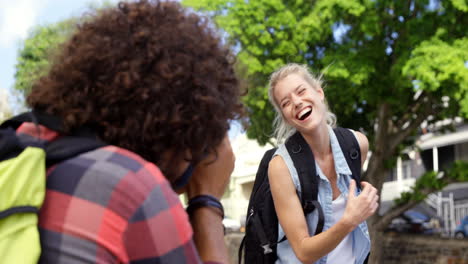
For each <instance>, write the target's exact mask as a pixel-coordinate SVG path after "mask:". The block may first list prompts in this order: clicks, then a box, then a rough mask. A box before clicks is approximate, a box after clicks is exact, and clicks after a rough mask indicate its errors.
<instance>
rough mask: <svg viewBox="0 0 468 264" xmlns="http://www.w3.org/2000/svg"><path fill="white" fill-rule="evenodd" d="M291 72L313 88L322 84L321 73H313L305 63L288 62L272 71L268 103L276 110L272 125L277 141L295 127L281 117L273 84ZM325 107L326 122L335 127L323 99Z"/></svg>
mask: <svg viewBox="0 0 468 264" xmlns="http://www.w3.org/2000/svg"><path fill="white" fill-rule="evenodd" d="M291 74H299V75H300V76H301V77H302V78H304V80H305V81H306V82H307V83H309V84H310V85H311V86H312V87H313V88H315V89H319V88H322V85H323V79H322V76H323V75H322V74H320V75H318V76H316V75H314V74H313V73H312V72H311V71H309V68H308V67H307V65H301V64H297V63H289V64H286V65H284V66H282V67H281V68H279V69H278V70H276V71H275V72H273V73H272V74H271V76H270V83H269V87H268V98H269V100H270V103H271V104H272V105H273V106H274V108H275V110H276V115H275V119H274V121H273V127H274V134H273V135H274V137H275V138H276V140H277V143H278V144H279V143H281V142H283V140H285V139H287V138H288V137H290V136H291V135H292V134H294V132H296V129H295V128H294V127H292V126H291V125H289V124H288V123H287V122H286V120H285V119H284V117H283V114H282V113H281V108H280V106H279V104H278V102H276V100H275V97H274V95H273V93H274V90H275V86H276V85H277V84H278V82H280V81H281V80H283V79H284V78H286V77H288V76H289V75H291ZM324 103H325V107H326V114H325V115H326V119H327V124H328V125H330V126H331V127H335V125H336V115H335V114H333V113H332V112H331V111H330V110H329V107H328V103H327V100H326V99H325V101H324Z"/></svg>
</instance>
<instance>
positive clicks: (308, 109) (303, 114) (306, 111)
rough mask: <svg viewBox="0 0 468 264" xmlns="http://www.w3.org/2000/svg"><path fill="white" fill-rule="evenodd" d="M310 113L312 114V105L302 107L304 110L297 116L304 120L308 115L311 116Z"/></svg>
mask: <svg viewBox="0 0 468 264" xmlns="http://www.w3.org/2000/svg"><path fill="white" fill-rule="evenodd" d="M310 114H312V107H310V106H309V107H306V108H304V109H302V111H300V112H299V113H298V114H297V115H296V118H297V119H299V120H301V121H303V120H305V119H306V118H307V117H309V116H310Z"/></svg>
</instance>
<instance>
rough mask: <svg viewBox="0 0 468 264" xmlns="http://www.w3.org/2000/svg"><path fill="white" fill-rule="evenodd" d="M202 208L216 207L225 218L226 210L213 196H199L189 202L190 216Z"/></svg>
mask: <svg viewBox="0 0 468 264" xmlns="http://www.w3.org/2000/svg"><path fill="white" fill-rule="evenodd" d="M202 207H214V208H216V209H219V212H220V215H221V217H222V218H224V208H223V205H222V204H221V202H220V201H219V200H218V199H217V198H216V197H214V196H211V195H197V196H195V197H193V198H191V199H190V200H189V202H188V206H187V213H188V215H189V216H190V215H191V214H192V213H193V212H194V211H195V210H196V209H198V208H202Z"/></svg>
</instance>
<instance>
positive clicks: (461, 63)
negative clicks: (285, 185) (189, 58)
mask: <svg viewBox="0 0 468 264" xmlns="http://www.w3.org/2000/svg"><path fill="white" fill-rule="evenodd" d="M433 2H434V3H435V5H429V1H427V0H412V1H385V0H364V1H362V0H314V1H303V0H255V1H252V0H215V1H212V0H196V1H195V0H184V1H183V4H185V5H187V6H191V7H193V8H194V9H196V10H199V11H201V12H206V13H207V15H208V16H211V17H213V18H214V19H215V22H216V24H217V25H218V26H219V27H220V28H221V29H222V30H223V31H224V32H225V33H227V34H226V35H227V40H226V41H227V43H230V44H231V45H232V46H233V47H235V49H236V50H238V54H237V60H238V63H239V64H240V65H241V66H240V68H243V69H245V70H244V71H243V72H245V74H243V75H244V76H242V77H244V78H245V79H246V80H248V83H249V93H248V95H247V96H246V98H245V100H244V102H245V103H246V105H247V107H248V108H249V113H250V119H249V123H250V124H249V125H250V127H249V128H248V131H247V135H248V136H249V137H250V138H255V139H257V140H258V142H259V143H261V144H265V143H266V142H268V141H269V138H270V135H271V133H272V127H271V123H272V120H273V117H274V113H273V111H274V110H273V108H272V107H271V106H270V104H269V103H268V102H267V97H266V90H267V87H266V85H267V83H268V77H269V75H270V74H271V73H272V72H273V71H274V70H275V69H277V68H278V67H279V66H281V65H283V64H285V63H288V62H297V63H304V64H307V65H309V66H310V68H311V69H312V70H313V71H315V72H323V73H324V75H325V80H326V84H327V85H326V90H325V92H326V94H327V98H328V101H329V104H330V107H331V109H332V111H334V112H335V113H336V114H337V116H338V121H339V125H341V126H345V127H351V128H354V129H361V130H363V131H364V132H366V134H367V136H368V137H369V140H370V141H371V142H372V140H373V137H374V132H375V131H374V127H375V124H376V122H377V118H376V117H377V109H378V108H379V106H381V105H382V104H388V105H389V109H390V113H389V117H388V118H390V120H392V121H393V122H394V127H393V132H395V133H396V132H398V129H401V128H402V127H403V124H405V122H412V121H414V120H416V119H417V117H418V116H419V115H425V116H428V115H433V117H434V118H433V119H432V122H435V121H438V120H440V119H444V118H450V117H454V116H457V115H458V116H459V115H461V116H464V117H468V96H467V91H468V89H467V86H468V69H467V66H466V62H467V61H468V42H467V37H466V36H467V35H468V29H467V27H466V26H465V25H467V24H468V15H467V12H468V7H467V3H466V1H465V0H450V1H437V0H436V1H433ZM421 92H423V93H422V94H423V95H424V96H425V98H428V100H429V101H427V102H428V104H431V105H432V109H430V110H431V111H429V112H428V110H427V109H425V108H424V107H419V106H418V104H419V103H420V102H417V100H416V99H415V98H417V94H420V93H421ZM443 96H446V97H448V98H449V106H447V104H444V103H443V102H442V100H441V98H442V97H443ZM411 109H412V110H413V112H409V110H411ZM395 129H396V130H395ZM413 143H414V142H412V141H407V142H405V145H406V146H408V145H411V144H413ZM371 147H375V146H373V144H371ZM403 147H404V146H403Z"/></svg>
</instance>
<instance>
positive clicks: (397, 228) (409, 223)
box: [386, 210, 440, 235]
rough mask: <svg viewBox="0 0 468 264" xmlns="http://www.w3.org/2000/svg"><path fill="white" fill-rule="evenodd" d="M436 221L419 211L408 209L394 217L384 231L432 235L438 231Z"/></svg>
mask: <svg viewBox="0 0 468 264" xmlns="http://www.w3.org/2000/svg"><path fill="white" fill-rule="evenodd" d="M437 222H438V221H437V220H436V219H434V218H431V217H430V216H428V215H426V214H423V213H421V212H419V211H415V210H408V211H406V212H404V213H403V214H401V215H400V216H398V217H396V218H394V219H393V220H392V222H391V223H390V225H389V226H388V227H387V229H386V231H387V232H398V233H417V234H427V235H433V234H438V233H440V228H438V226H439V225H438V224H436V223H437Z"/></svg>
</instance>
